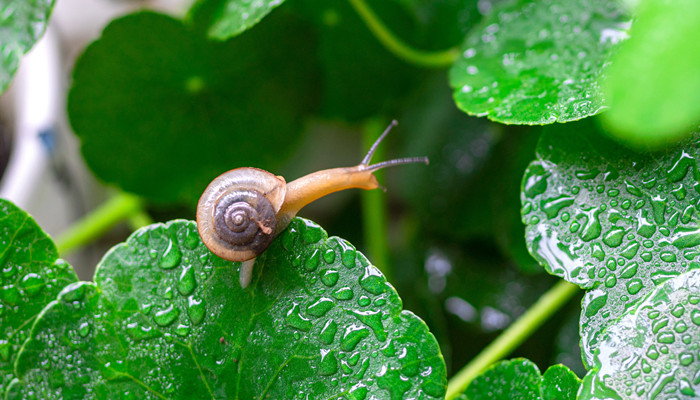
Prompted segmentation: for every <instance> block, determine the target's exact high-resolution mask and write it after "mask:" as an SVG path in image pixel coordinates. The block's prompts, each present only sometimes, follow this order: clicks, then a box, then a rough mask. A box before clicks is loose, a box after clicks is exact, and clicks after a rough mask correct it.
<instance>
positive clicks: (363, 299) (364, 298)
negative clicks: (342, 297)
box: [357, 295, 372, 307]
mask: <svg viewBox="0 0 700 400" xmlns="http://www.w3.org/2000/svg"><path fill="white" fill-rule="evenodd" d="M371 302H372V300H370V298H369V297H367V296H365V295H362V296H360V298H359V299H357V305H359V306H360V307H366V306H368V305H370V303H371Z"/></svg>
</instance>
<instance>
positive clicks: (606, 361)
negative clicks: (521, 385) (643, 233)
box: [579, 269, 700, 400]
mask: <svg viewBox="0 0 700 400" xmlns="http://www.w3.org/2000/svg"><path fill="white" fill-rule="evenodd" d="M699 303H700V270H697V269H694V270H691V271H688V272H686V273H683V274H681V275H679V276H676V277H674V278H672V279H669V280H668V281H666V282H664V283H663V284H661V285H660V286H657V287H656V288H655V289H654V290H653V291H652V292H651V293H649V295H648V296H647V297H646V298H645V299H644V300H643V301H641V302H639V303H638V304H637V305H636V306H635V307H634V309H633V310H631V311H630V312H627V313H625V315H623V316H622V318H620V320H619V321H618V322H617V323H615V324H614V325H611V326H610V327H609V328H608V329H607V330H606V331H605V332H604V333H603V336H602V338H601V341H600V344H599V347H598V350H597V351H596V354H595V361H594V365H593V369H592V370H591V371H589V373H588V375H587V376H586V377H585V378H584V389H583V391H582V393H581V397H579V398H580V399H609V398H626V399H629V398H647V399H659V400H662V399H694V398H697V396H698V395H700V389H699V388H698V374H699V373H700V361H698V350H700V343H699V342H698V337H700V304H699ZM630 383H633V384H631V385H630Z"/></svg>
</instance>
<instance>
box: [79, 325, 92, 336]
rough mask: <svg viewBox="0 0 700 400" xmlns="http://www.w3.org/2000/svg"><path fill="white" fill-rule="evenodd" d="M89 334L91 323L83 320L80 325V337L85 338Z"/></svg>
mask: <svg viewBox="0 0 700 400" xmlns="http://www.w3.org/2000/svg"><path fill="white" fill-rule="evenodd" d="M88 334H90V323H88V322H83V323H82V324H80V326H79V327H78V335H80V337H82V338H85V337H87V335H88Z"/></svg>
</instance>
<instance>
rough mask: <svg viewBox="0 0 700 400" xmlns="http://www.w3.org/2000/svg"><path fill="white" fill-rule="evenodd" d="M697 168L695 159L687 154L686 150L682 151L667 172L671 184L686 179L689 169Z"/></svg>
mask: <svg viewBox="0 0 700 400" xmlns="http://www.w3.org/2000/svg"><path fill="white" fill-rule="evenodd" d="M694 166H695V159H694V158H693V156H691V155H690V154H688V153H686V151H685V150H682V151H681V154H680V155H679V156H678V158H677V159H676V161H675V162H674V163H673V166H671V168H670V169H668V170H667V171H666V173H667V175H668V180H670V181H671V182H678V181H681V180H682V179H683V178H685V175H686V174H687V173H688V168H690V167H694Z"/></svg>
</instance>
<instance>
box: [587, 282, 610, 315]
mask: <svg viewBox="0 0 700 400" xmlns="http://www.w3.org/2000/svg"><path fill="white" fill-rule="evenodd" d="M607 302H608V292H607V291H605V290H600V289H595V290H591V291H589V292H588V293H587V295H586V296H585V297H584V299H583V301H582V306H583V308H584V310H585V315H586V316H587V317H592V316H594V315H596V314H597V313H598V311H600V309H601V308H603V307H604V306H605V304H606V303H607Z"/></svg>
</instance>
